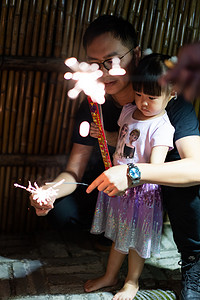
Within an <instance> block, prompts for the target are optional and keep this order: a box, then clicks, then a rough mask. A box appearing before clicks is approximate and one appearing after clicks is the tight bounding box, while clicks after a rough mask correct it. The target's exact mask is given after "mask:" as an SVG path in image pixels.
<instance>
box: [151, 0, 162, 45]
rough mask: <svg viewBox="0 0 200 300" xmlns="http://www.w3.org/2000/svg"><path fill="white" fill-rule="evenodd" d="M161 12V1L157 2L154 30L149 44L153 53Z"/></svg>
mask: <svg viewBox="0 0 200 300" xmlns="http://www.w3.org/2000/svg"><path fill="white" fill-rule="evenodd" d="M161 11H162V1H161V0H158V2H157V8H156V15H155V22H154V30H153V32H152V42H151V47H152V50H153V51H156V44H157V38H158V30H159V24H160V19H161Z"/></svg>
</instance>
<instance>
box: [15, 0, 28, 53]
mask: <svg viewBox="0 0 200 300" xmlns="http://www.w3.org/2000/svg"><path fill="white" fill-rule="evenodd" d="M28 8H29V0H24V1H23V9H22V14H21V16H20V20H21V24H20V30H19V39H18V55H23V52H24V43H25V37H26V28H27V20H28Z"/></svg>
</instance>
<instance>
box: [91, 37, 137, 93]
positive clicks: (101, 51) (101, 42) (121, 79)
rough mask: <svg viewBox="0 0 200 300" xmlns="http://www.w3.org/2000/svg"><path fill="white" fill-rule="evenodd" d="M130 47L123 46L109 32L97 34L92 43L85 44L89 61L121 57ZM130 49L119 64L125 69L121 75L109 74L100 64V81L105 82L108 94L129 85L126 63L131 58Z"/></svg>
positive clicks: (123, 89) (94, 61) (119, 90)
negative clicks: (101, 74) (124, 72)
mask: <svg viewBox="0 0 200 300" xmlns="http://www.w3.org/2000/svg"><path fill="white" fill-rule="evenodd" d="M129 50H130V49H129V48H127V47H126V46H124V45H123V44H122V43H121V41H120V40H118V39H116V38H114V37H113V36H112V35H111V33H109V32H107V33H104V34H102V35H100V36H97V37H96V38H95V39H94V40H93V41H92V43H91V44H90V45H89V46H87V49H86V52H87V53H86V54H87V58H88V62H89V63H102V62H103V61H104V60H106V59H112V58H113V57H116V56H117V57H121V56H123V55H124V54H125V53H127V52H128V51H129ZM132 53H133V52H132V51H131V52H130V53H128V54H127V55H125V56H124V57H123V58H122V59H121V61H120V65H121V67H122V68H124V69H125V70H126V74H125V75H123V76H111V75H110V74H109V72H108V70H106V69H105V68H104V66H103V65H101V70H102V71H103V76H102V77H101V80H102V82H103V83H104V84H105V91H106V93H107V94H110V95H113V96H115V95H118V94H120V93H121V92H124V91H126V89H127V88H128V86H130V84H131V83H130V77H129V73H128V68H127V67H128V65H129V63H130V62H131V60H132Z"/></svg>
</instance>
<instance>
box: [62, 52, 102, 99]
mask: <svg viewBox="0 0 200 300" xmlns="http://www.w3.org/2000/svg"><path fill="white" fill-rule="evenodd" d="M65 64H66V65H67V66H68V67H70V68H71V69H72V71H74V73H73V74H72V73H70V72H67V73H65V75H64V78H65V79H67V80H69V79H73V80H75V81H76V83H75V86H74V88H73V89H71V90H69V91H68V96H69V97H70V98H72V99H74V98H77V97H78V95H79V93H80V92H81V91H83V92H84V93H85V94H86V95H88V96H90V97H91V99H92V101H94V102H97V103H99V104H103V103H104V102H105V97H104V96H105V85H104V83H103V82H99V81H98V79H99V78H100V77H101V76H102V75H103V72H102V71H101V70H99V69H98V68H99V66H98V65H97V64H92V65H89V64H87V63H86V62H82V63H80V64H79V63H78V61H77V59H76V58H75V57H71V58H69V59H67V60H66V61H65Z"/></svg>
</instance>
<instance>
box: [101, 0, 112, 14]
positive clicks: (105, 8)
mask: <svg viewBox="0 0 200 300" xmlns="http://www.w3.org/2000/svg"><path fill="white" fill-rule="evenodd" d="M109 3H110V0H105V1H104V3H103V6H102V9H101V15H105V14H108V7H109Z"/></svg>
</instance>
